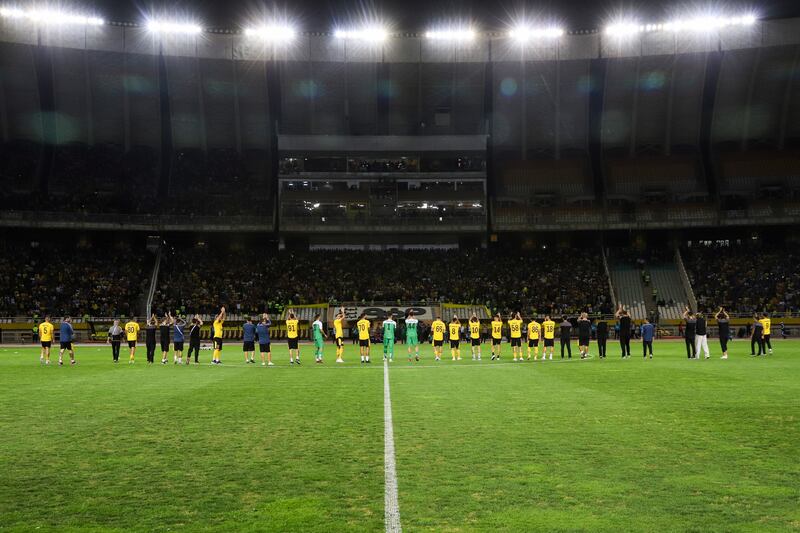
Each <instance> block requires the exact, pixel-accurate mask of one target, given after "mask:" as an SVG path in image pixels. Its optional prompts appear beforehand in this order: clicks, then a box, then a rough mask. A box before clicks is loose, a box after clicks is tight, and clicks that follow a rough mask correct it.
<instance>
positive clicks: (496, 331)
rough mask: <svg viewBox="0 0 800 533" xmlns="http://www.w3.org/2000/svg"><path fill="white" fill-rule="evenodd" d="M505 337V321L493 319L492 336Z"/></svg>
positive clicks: (494, 337)
mask: <svg viewBox="0 0 800 533" xmlns="http://www.w3.org/2000/svg"><path fill="white" fill-rule="evenodd" d="M502 337H503V321H502V320H492V338H493V339H500V338H502Z"/></svg>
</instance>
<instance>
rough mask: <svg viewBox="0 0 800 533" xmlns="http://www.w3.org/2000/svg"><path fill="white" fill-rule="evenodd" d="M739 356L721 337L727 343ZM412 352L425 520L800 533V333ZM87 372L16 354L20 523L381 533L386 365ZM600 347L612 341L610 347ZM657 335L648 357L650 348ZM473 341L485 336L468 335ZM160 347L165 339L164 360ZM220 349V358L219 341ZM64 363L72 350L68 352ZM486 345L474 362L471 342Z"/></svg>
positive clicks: (3, 523)
mask: <svg viewBox="0 0 800 533" xmlns="http://www.w3.org/2000/svg"><path fill="white" fill-rule="evenodd" d="M710 344H711V346H712V349H713V351H712V353H715V352H717V351H718V345H717V342H716V340H713V341H711V342H710ZM773 344H774V347H775V354H774V355H772V356H770V357H767V358H763V357H762V358H758V359H756V358H751V357H749V343H746V342H745V341H735V342H733V343H732V348H731V359H730V360H728V361H721V360H720V359H719V354H718V353H715V355H714V358H713V359H711V360H709V361H687V360H686V358H685V356H684V352H683V344H682V343H678V342H668V341H663V342H657V343H656V346H655V348H656V357H655V359H653V360H647V361H642V358H641V356H640V355H639V356H637V355H634V356H633V357H632V358H631V359H630V360H625V361H623V360H620V359H619V357H618V353H619V352H618V347H617V345H616V344H615V343H610V344H609V358H608V359H607V360H605V361H600V360H598V359H596V358H594V359H590V360H588V361H579V360H575V359H573V360H571V361H565V362H563V363H562V362H561V360H560V359H558V360H555V361H553V362H550V361H547V362H545V363H541V362H539V363H532V362H531V363H528V362H526V363H523V364H513V363H511V362H510V354H511V352H510V347H509V346H508V345H507V344H504V345H503V352H504V354H503V360H502V362H501V363H500V364H497V363H492V362H490V361H488V357H487V356H486V354H487V353H488V351H489V347H488V345H484V360H483V361H482V362H480V363H477V362H473V361H471V360H462V361H460V362H457V363H454V362H452V361H450V360H449V353H448V350H445V356H446V359H447V360H445V361H442V362H440V363H434V362H433V361H432V357H431V347H430V346H429V345H424V346H423V347H422V348H423V355H424V360H423V362H422V363H419V364H414V365H410V366H409V364H408V363H407V362H406V361H405V357H404V351H405V346H403V345H398V347H397V355H396V361H395V362H394V363H393V364H392V365H391V366H390V383H391V399H392V407H393V419H394V435H395V445H396V459H397V476H398V487H399V504H400V516H401V522H402V525H403V528H404V529H405V530H406V531H437V532H438V531H498V530H499V531H576V530H593V531H597V530H602V531H614V532H619V531H759V532H760V531H787V530H800V357H799V356H798V355H800V341H773ZM274 349H275V352H274V354H273V355H274V358H275V362H276V363H277V366H275V367H272V368H262V367H261V366H260V365H258V366H252V365H250V366H248V365H244V364H243V360H242V355H241V345H240V344H234V343H230V344H228V345H226V346H225V350H224V352H223V362H224V363H225V364H224V365H223V367H219V368H218V367H212V366H210V365H208V364H203V365H200V366H197V367H196V366H194V365H191V366H189V367H175V366H173V365H172V364H169V365H167V367H166V368H165V367H162V366H161V365H155V366H153V367H150V368H148V367H147V366H146V365H145V364H144V355H145V354H144V352H143V350H142V349H141V348H140V350H142V351H141V353H139V354H138V358H137V362H136V364H135V365H133V366H129V365H128V364H127V356H126V355H125V350H123V355H122V358H121V359H122V362H121V363H120V364H119V365H116V366H115V365H112V363H111V355H110V349H109V348H107V347H105V346H102V347H82V346H81V347H78V349H77V356H78V361H79V364H78V365H77V366H75V367H69V366H65V367H63V368H61V367H58V366H51V367H42V366H40V365H39V360H38V352H39V350H38V348H37V347H26V348H14V347H3V348H1V349H0V529H3V530H9V531H30V530H33V529H36V528H39V529H40V530H48V529H59V530H64V529H66V530H74V531H109V530H131V529H134V530H139V531H153V530H157V531H166V530H184V531H197V530H214V531H264V530H269V531H303V532H317V531H319V532H322V531H325V532H328V531H380V530H382V529H383V528H384V523H383V519H384V516H383V511H384V509H383V507H384V471H383V466H384V465H383V463H384V461H383V459H384V457H383V451H384V449H383V444H384V443H383V429H384V420H383V365H382V364H381V363H380V353H379V352H380V346H374V347H373V364H372V365H370V366H369V367H367V366H365V365H360V364H359V363H358V356H357V351H356V350H357V348H356V347H355V346H352V345H349V344H348V345H347V351H346V354H345V357H346V359H347V361H348V362H347V364H345V365H335V364H334V363H333V359H334V349H333V346H332V345H331V344H327V345H326V363H325V365H324V367H320V366H319V365H314V364H313V357H312V348H311V346H308V345H305V346H302V347H301V350H302V353H303V366H301V367H296V366H295V367H290V366H289V364H288V356H287V355H286V354H287V352H286V347H285V345H277V346H275V347H274ZM592 349H593V350H594V345H593V346H592ZM640 350H641V347H640V344H639V343H635V344H634V346H633V353H634V354H640V353H641V352H640ZM462 351H464V353H467V350H462ZM159 355H160V354H157V356H156V357H157V358H158V357H159ZM201 358H202V360H203V361H204V362H205V363H208V361H209V360H210V352H208V351H204V352H203V353H202V354H201ZM55 359H56V358H55V357H54V361H55ZM465 359H469V356H467V357H466V358H465Z"/></svg>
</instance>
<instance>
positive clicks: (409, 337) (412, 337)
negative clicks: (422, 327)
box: [406, 310, 419, 363]
mask: <svg viewBox="0 0 800 533" xmlns="http://www.w3.org/2000/svg"><path fill="white" fill-rule="evenodd" d="M417 326H419V320H417V319H416V318H414V311H411V310H409V311H408V315H407V316H406V345H408V362H409V363H410V362H411V348H412V347H413V348H414V350H416V360H417V361H419V332H418V331H417Z"/></svg>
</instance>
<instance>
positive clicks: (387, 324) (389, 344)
mask: <svg viewBox="0 0 800 533" xmlns="http://www.w3.org/2000/svg"><path fill="white" fill-rule="evenodd" d="M396 329H397V322H395V321H394V315H393V314H392V315H389V318H387V319H386V320H384V321H383V358H384V359H388V360H389V362H390V363H391V362H392V361H393V360H394V332H395V330H396Z"/></svg>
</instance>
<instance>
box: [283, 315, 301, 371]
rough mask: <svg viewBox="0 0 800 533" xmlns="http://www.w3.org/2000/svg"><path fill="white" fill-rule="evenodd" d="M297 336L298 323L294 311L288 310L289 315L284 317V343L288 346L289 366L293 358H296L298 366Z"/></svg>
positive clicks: (298, 330)
mask: <svg viewBox="0 0 800 533" xmlns="http://www.w3.org/2000/svg"><path fill="white" fill-rule="evenodd" d="M299 336H300V321H299V320H297V315H295V314H294V311H292V310H291V309H289V314H288V315H286V343H287V344H288V345H289V364H291V365H293V364H294V363H295V356H297V364H298V365H299V364H300V348H299V346H298V342H299V340H298V338H299Z"/></svg>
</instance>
